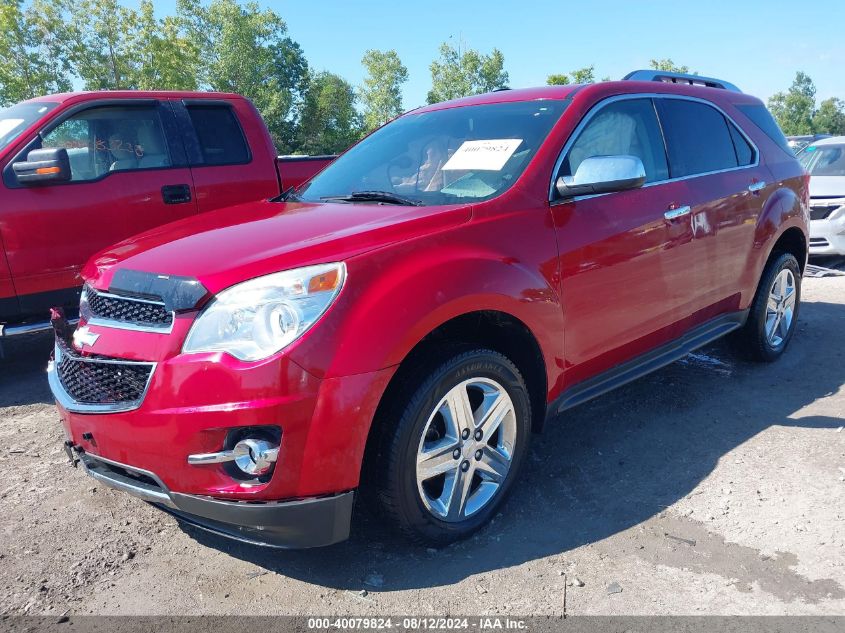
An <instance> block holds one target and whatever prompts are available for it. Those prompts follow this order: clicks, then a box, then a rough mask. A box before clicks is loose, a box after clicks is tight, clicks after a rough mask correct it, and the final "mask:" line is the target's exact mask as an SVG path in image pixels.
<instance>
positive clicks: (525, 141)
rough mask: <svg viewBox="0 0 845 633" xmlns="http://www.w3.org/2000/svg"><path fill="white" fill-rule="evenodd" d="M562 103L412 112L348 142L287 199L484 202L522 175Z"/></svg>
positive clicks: (423, 203) (562, 106) (511, 104)
mask: <svg viewBox="0 0 845 633" xmlns="http://www.w3.org/2000/svg"><path fill="white" fill-rule="evenodd" d="M568 104H569V101H559V100H539V101H519V102H511V103H494V104H485V105H475V106H462V107H455V108H448V109H445V110H435V111H433V112H422V113H419V114H414V113H413V112H412V113H410V114H407V115H405V116H403V117H400V118H398V119H396V120H395V121H393V122H392V123H388V124H387V125H386V126H384V127H383V128H381V129H379V130H377V131H376V132H374V133H373V134H371V135H370V136H368V137H367V138H365V139H364V140H363V141H361V142H360V143H358V144H357V145H355V146H354V147H353V148H351V149H350V150H349V151H347V152H346V153H345V154H343V155H342V156H341V157H340V158H338V159H337V160H336V161H335V162H334V163H332V164H331V165H329V166H328V167H327V168H326V169H324V170H323V171H322V172H321V173H320V174H318V175H317V176H316V177H315V178H314V179H313V180H312V181H311V182H310V183H308V184H307V185H305V186H304V187H303V188H302V189H300V190H299V191H297V192H296V194H295V195H294V196H293V199H298V200H303V201H306V202H325V201H337V202H351V203H354V202H368V203H371V204H372V203H381V204H413V205H425V206H428V205H441V204H457V203H463V202H478V201H481V200H487V199H489V198H492V197H494V196H497V195H499V194H501V193H502V192H504V191H505V190H506V189H508V188H509V187H510V186H511V185H512V184H513V183H514V181H516V179H517V178H518V177H519V176H520V174H522V172H523V171H524V170H525V167H526V165H528V162H529V161H530V160H531V158H532V157H533V156H534V154H535V153H536V152H537V150H538V149H539V147H540V145H542V143H543V141H544V140H545V138H546V136H547V135H548V133H549V131H550V130H551V128H552V126H553V125H554V124H555V122H556V121H557V120H558V119H559V118H560V115H561V114H562V113H563V111H564V109H565V108H566V106H567V105H568Z"/></svg>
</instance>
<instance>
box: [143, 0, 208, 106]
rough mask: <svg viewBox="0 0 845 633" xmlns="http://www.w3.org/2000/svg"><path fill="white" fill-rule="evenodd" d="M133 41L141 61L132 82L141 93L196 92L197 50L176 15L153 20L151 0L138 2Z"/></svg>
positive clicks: (153, 10)
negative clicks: (147, 91) (159, 91)
mask: <svg viewBox="0 0 845 633" xmlns="http://www.w3.org/2000/svg"><path fill="white" fill-rule="evenodd" d="M137 21H138V29H137V31H136V32H135V33H133V34H132V36H131V37H132V41H133V43H134V44H135V47H136V50H137V51H138V55H139V58H140V64H138V67H137V69H136V72H135V76H134V77H133V83H134V84H135V86H136V87H137V88H138V89H140V90H155V89H159V90H196V89H197V87H198V86H199V71H200V51H199V47H198V46H197V44H196V43H195V42H194V41H192V40H191V39H190V38H189V37H187V35H185V34H184V33H183V32H182V30H181V28H180V22H179V20H178V18H177V17H176V16H166V17H165V18H163V19H162V20H157V19H156V17H155V7H154V5H153V3H152V1H151V0H141V3H140V6H139V9H138V18H137Z"/></svg>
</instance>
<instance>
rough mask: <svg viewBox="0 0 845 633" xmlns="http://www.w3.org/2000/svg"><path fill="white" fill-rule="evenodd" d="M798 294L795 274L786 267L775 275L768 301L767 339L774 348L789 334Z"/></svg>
mask: <svg viewBox="0 0 845 633" xmlns="http://www.w3.org/2000/svg"><path fill="white" fill-rule="evenodd" d="M797 296H798V295H797V293H796V288H795V274H794V273H793V272H792V271H791V270H789V269H788V268H784V269H783V270H781V271H780V272H779V273H778V275H777V277H775V280H774V282H773V283H772V287H771V289H770V290H769V299H768V302H767V303H766V340H767V341H768V342H769V345H771V346H772V347H773V348H777V347H780V345H782V344H783V342H784V341H785V340H786V337H787V336H788V335H789V330H790V328H791V327H792V321H793V318H794V316H795V300H796V298H797Z"/></svg>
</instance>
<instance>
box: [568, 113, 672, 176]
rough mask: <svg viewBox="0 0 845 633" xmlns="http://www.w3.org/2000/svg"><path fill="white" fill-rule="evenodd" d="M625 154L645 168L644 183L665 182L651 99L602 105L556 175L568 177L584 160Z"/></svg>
mask: <svg viewBox="0 0 845 633" xmlns="http://www.w3.org/2000/svg"><path fill="white" fill-rule="evenodd" d="M618 154H627V155H631V156H637V157H639V159H640V160H642V161H643V165H644V166H645V173H646V181H647V182H654V181H657V180H666V179H667V178H668V175H669V171H668V168H667V165H666V151H665V149H664V146H663V137H662V136H661V134H660V127H659V126H658V124H657V116H656V115H655V112H654V105H653V104H652V101H651V99H627V100H624V101H616V102H614V103H611V104H609V105H607V106H604V107H603V108H602V109H601V110H599V112H598V113H597V114H596V115H595V116H593V117H592V118H591V119H590V120H589V122H588V123H587V125H586V127H584V129H583V130H582V131H581V133H580V134H579V135H578V138H577V139H576V140H575V142H574V143H573V144H572V147H571V148H570V149H569V152H568V153H567V154H566V157H565V158H564V160H563V164H562V165H561V169H560V172H559V173H558V174H557V175H558V176H571V175H573V174H574V173H575V172H576V171H577V170H578V166H579V165H580V164H581V162H582V161H584V159H586V158H590V157H592V156H610V155H618Z"/></svg>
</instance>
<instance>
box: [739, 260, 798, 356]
mask: <svg viewBox="0 0 845 633" xmlns="http://www.w3.org/2000/svg"><path fill="white" fill-rule="evenodd" d="M800 304H801V268H800V267H799V266H798V260H796V259H795V256H794V255H792V254H790V253H783V254H781V255H778V256H776V257H774V258H773V259H771V260H770V261H769V263H768V264H767V265H766V268H765V270H764V271H763V276H762V277H761V279H760V285H759V287H758V288H757V294H756V296H755V297H754V302H753V303H752V304H751V310H750V312H749V314H748V321H747V322H746V324H745V326H744V327H743V328H742V329H741V330H739V331H738V332H737V337H736V338H737V342H738V343H739V344H740V346H741V348H742V349H743V350H744V351H745V352H746V353H747V355H748V356H749V357H750V358H751V359H752V360H757V361H763V362H772V361H774V360H777V359H778V358H780V356H781V354H783V352H784V350H785V349H786V346H787V345H788V344H789V341H790V340H791V339H792V335H793V334H794V333H795V326H796V323H797V322H798V309H799V307H800Z"/></svg>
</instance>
